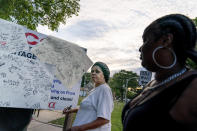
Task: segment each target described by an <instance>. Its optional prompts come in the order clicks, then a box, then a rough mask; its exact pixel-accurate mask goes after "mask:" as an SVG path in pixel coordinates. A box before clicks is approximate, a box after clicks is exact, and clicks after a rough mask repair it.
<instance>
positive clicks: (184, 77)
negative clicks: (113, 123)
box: [122, 14, 197, 131]
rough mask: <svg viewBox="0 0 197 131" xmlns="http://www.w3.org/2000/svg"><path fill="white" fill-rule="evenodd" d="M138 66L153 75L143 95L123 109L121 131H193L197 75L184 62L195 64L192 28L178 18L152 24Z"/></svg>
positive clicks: (196, 126)
mask: <svg viewBox="0 0 197 131" xmlns="http://www.w3.org/2000/svg"><path fill="white" fill-rule="evenodd" d="M142 38H143V45H142V46H141V47H140V49H139V50H140V52H141V60H142V66H143V67H145V68H146V69H147V70H149V71H151V72H155V79H154V80H153V81H151V82H149V83H148V84H147V85H146V87H145V89H144V90H143V92H142V93H141V94H140V95H138V96H137V97H136V98H135V99H134V100H132V101H131V102H129V103H128V104H126V105H125V107H124V109H123V112H122V122H123V126H124V129H123V130H124V131H144V130H150V131H161V130H162V131H180V130H184V131H196V130H197V95H196V93H197V71H195V70H190V69H188V68H187V67H186V59H187V58H190V59H192V60H193V61H194V62H197V53H196V52H195V51H194V48H195V44H196V27H195V25H194V23H193V22H192V20H190V19H189V18H188V17H186V16H184V15H181V14H171V15H166V16H164V17H161V18H159V19H157V20H155V21H154V22H152V23H151V24H150V25H149V26H148V27H147V28H146V29H145V30H144V33H143V36H142Z"/></svg>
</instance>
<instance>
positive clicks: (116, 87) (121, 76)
mask: <svg viewBox="0 0 197 131" xmlns="http://www.w3.org/2000/svg"><path fill="white" fill-rule="evenodd" d="M138 77H139V76H138V75H137V74H136V73H133V72H132V71H126V70H121V71H120V72H118V73H115V74H114V75H113V77H112V78H111V79H110V81H109V85H110V87H111V88H112V91H113V92H115V94H116V96H120V98H121V100H123V96H124V92H125V89H126V88H125V86H126V81H127V80H129V81H128V85H127V87H131V88H136V87H137V86H138V82H137V80H138Z"/></svg>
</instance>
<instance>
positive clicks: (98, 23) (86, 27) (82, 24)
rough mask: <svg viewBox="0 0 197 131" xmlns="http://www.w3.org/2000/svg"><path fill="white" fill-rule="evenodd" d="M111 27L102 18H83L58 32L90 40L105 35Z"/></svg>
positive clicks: (74, 37)
mask: <svg viewBox="0 0 197 131" xmlns="http://www.w3.org/2000/svg"><path fill="white" fill-rule="evenodd" d="M110 29H111V28H110V27H109V26H108V25H107V24H106V23H105V22H104V21H102V20H99V19H94V20H81V21H78V22H77V23H75V24H73V25H70V26H68V27H66V28H63V29H60V30H59V31H58V34H63V35H67V37H72V38H73V39H75V40H77V39H79V40H90V39H93V38H98V37H103V36H104V33H106V32H108V31H109V30H110Z"/></svg>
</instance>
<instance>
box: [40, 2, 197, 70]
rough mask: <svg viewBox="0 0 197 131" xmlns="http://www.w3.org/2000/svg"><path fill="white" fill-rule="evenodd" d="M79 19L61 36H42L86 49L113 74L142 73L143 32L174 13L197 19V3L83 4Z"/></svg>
mask: <svg viewBox="0 0 197 131" xmlns="http://www.w3.org/2000/svg"><path fill="white" fill-rule="evenodd" d="M80 6H81V9H80V12H79V16H74V17H73V18H71V19H69V20H68V21H67V24H66V25H61V26H60V28H59V31H58V32H53V33H51V32H50V31H47V30H46V28H40V29H41V30H39V31H41V32H42V33H45V32H47V33H48V34H51V35H53V36H56V37H59V38H61V39H65V40H67V41H70V42H73V43H76V44H78V45H79V46H82V47H85V48H87V50H88V53H87V54H88V56H89V57H90V58H91V59H92V61H94V62H96V61H103V62H106V63H107V64H109V66H110V68H111V69H112V70H121V69H127V70H132V71H136V72H139V70H140V69H142V67H141V64H140V63H141V62H140V60H139V54H140V53H139V51H138V49H139V47H140V46H141V45H142V38H141V36H142V34H143V30H144V29H145V28H146V26H148V25H149V24H150V23H151V22H152V21H153V20H155V19H157V18H159V17H161V16H164V15H167V14H171V13H181V14H184V15H188V16H189V17H191V18H194V17H196V16H197V8H196V7H197V2H196V1H195V0H189V1H188V0H135V1H134V0H107V1H106V0H99V1H93V0H84V1H80Z"/></svg>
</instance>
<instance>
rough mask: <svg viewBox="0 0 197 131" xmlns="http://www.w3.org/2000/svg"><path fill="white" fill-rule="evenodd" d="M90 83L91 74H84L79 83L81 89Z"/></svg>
mask: <svg viewBox="0 0 197 131" xmlns="http://www.w3.org/2000/svg"><path fill="white" fill-rule="evenodd" d="M90 81H91V73H88V72H87V73H85V74H84V75H83V77H82V81H81V87H84V86H85V85H86V84H88V83H89V82H90Z"/></svg>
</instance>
